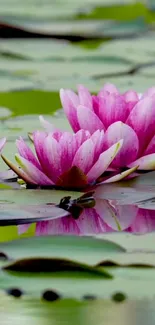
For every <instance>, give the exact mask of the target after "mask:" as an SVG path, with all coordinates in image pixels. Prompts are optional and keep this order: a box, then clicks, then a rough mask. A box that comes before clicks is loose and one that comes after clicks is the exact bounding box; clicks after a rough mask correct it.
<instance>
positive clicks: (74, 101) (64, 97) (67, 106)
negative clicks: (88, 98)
mask: <svg viewBox="0 0 155 325" xmlns="http://www.w3.org/2000/svg"><path fill="white" fill-rule="evenodd" d="M60 99H61V103H62V106H63V108H64V111H65V114H66V116H67V118H68V121H69V123H70V124H71V126H72V129H73V131H74V132H77V131H78V130H79V129H80V126H79V123H78V119H77V111H76V108H77V106H78V105H79V104H80V102H79V98H78V96H77V95H76V94H75V93H74V92H73V91H72V90H64V89H61V90H60Z"/></svg>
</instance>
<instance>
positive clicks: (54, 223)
mask: <svg viewBox="0 0 155 325" xmlns="http://www.w3.org/2000/svg"><path fill="white" fill-rule="evenodd" d="M63 234H64V235H66V234H69V235H71V234H72V235H79V234H80V230H79V228H78V226H77V224H76V221H75V220H74V219H73V218H72V217H66V218H60V219H54V220H51V221H42V222H37V225H36V235H37V236H41V235H63Z"/></svg>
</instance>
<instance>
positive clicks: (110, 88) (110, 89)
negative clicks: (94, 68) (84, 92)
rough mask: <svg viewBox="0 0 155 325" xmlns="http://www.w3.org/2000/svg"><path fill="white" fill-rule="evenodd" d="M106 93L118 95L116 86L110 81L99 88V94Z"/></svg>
mask: <svg viewBox="0 0 155 325" xmlns="http://www.w3.org/2000/svg"><path fill="white" fill-rule="evenodd" d="M106 93H109V94H114V95H119V90H118V89H117V87H116V86H115V85H113V84H111V83H106V84H105V85H104V87H103V88H102V89H101V90H100V92H99V94H98V95H99V96H104V95H105V94H106Z"/></svg>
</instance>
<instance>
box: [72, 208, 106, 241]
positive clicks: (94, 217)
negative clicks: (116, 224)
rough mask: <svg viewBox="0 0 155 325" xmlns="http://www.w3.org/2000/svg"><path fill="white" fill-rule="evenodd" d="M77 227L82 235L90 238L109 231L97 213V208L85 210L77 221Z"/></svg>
mask: <svg viewBox="0 0 155 325" xmlns="http://www.w3.org/2000/svg"><path fill="white" fill-rule="evenodd" d="M76 223H77V226H78V228H79V229H80V234H82V235H85V236H88V235H93V234H100V233H104V232H106V231H107V225H106V223H105V222H104V220H102V219H101V218H100V216H99V215H98V214H97V213H96V209H95V208H93V209H92V208H91V209H90V208H87V209H84V210H83V212H82V213H81V215H80V217H79V218H78V219H77V220H76Z"/></svg>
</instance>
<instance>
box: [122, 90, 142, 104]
mask: <svg viewBox="0 0 155 325" xmlns="http://www.w3.org/2000/svg"><path fill="white" fill-rule="evenodd" d="M123 97H124V99H125V101H126V103H130V102H132V103H135V102H137V101H138V100H139V97H138V94H137V93H136V91H134V90H128V91H126V92H125V93H124V94H123Z"/></svg>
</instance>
